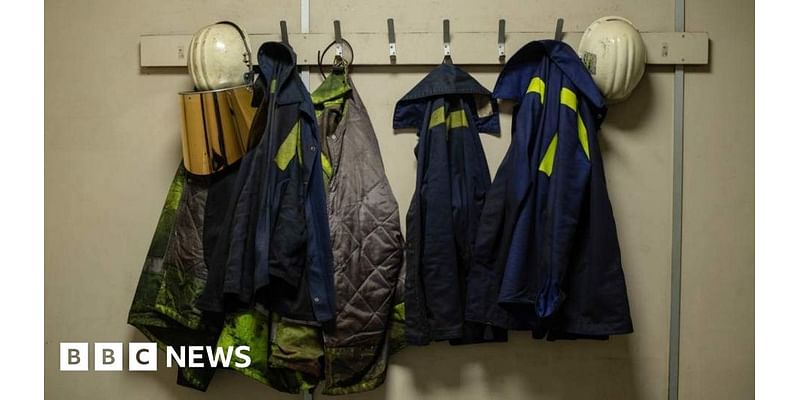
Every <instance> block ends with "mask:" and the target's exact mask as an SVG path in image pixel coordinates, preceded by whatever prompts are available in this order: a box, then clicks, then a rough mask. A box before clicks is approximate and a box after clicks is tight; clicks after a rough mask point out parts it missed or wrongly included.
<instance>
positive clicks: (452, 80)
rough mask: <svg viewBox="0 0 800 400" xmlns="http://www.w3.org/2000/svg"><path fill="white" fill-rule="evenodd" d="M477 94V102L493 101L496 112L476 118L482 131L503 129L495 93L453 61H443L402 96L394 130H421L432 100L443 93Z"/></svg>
mask: <svg viewBox="0 0 800 400" xmlns="http://www.w3.org/2000/svg"><path fill="white" fill-rule="evenodd" d="M452 95H457V96H464V97H474V98H475V100H476V102H481V103H483V104H485V103H491V106H492V112H491V114H490V115H489V116H487V117H482V118H476V119H477V121H476V122H477V125H478V129H479V131H480V132H488V133H498V132H500V121H499V119H498V115H497V104H496V102H495V101H494V100H493V99H492V93H491V92H490V91H489V89H486V88H485V87H483V85H481V84H480V83H479V82H478V81H477V80H475V78H473V77H472V75H470V74H468V73H466V72H465V71H464V70H462V69H461V68H458V67H456V66H455V65H452V64H441V65H439V66H437V67H436V68H434V69H433V71H431V72H430V73H429V74H428V75H427V76H425V78H423V79H422V80H421V81H420V82H419V83H418V84H417V85H416V86H414V88H413V89H411V91H409V92H408V93H406V95H405V96H403V98H401V99H400V100H399V101H398V102H397V104H396V105H395V109H394V129H405V128H413V129H418V128H419V127H420V125H421V124H422V121H423V117H424V114H425V108H426V106H427V103H428V101H430V100H431V99H432V98H435V97H442V96H452Z"/></svg>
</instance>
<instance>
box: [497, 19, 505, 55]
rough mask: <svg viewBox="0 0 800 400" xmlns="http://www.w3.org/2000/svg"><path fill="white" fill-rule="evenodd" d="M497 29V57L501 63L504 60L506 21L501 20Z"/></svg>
mask: <svg viewBox="0 0 800 400" xmlns="http://www.w3.org/2000/svg"><path fill="white" fill-rule="evenodd" d="M497 28H498V29H497V55H498V57H500V61H503V59H505V58H506V20H504V19H501V20H500V22H499V23H498V27H497Z"/></svg>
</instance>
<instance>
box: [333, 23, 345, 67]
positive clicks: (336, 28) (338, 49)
mask: <svg viewBox="0 0 800 400" xmlns="http://www.w3.org/2000/svg"><path fill="white" fill-rule="evenodd" d="M333 37H334V42H335V43H336V44H335V45H334V52H335V54H336V57H338V58H342V53H343V51H342V26H341V24H340V23H339V20H335V21H333Z"/></svg>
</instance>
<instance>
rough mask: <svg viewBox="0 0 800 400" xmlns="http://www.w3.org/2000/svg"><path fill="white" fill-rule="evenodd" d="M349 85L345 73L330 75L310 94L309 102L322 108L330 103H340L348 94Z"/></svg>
mask: <svg viewBox="0 0 800 400" xmlns="http://www.w3.org/2000/svg"><path fill="white" fill-rule="evenodd" d="M350 90H351V88H350V84H349V83H348V79H347V73H346V72H345V73H331V74H330V75H328V77H327V78H325V80H324V81H323V82H322V84H320V85H319V87H318V88H317V89H316V90H314V92H313V93H311V101H312V102H313V103H314V105H315V106H318V107H324V106H325V104H329V103H331V102H335V103H341V102H342V101H343V100H344V98H345V96H346V95H347V94H348V93H350Z"/></svg>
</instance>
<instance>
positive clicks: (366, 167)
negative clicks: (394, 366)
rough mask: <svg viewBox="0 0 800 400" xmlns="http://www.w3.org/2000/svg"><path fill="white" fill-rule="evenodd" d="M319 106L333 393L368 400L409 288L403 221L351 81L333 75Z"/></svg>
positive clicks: (316, 98)
mask: <svg viewBox="0 0 800 400" xmlns="http://www.w3.org/2000/svg"><path fill="white" fill-rule="evenodd" d="M311 98H312V101H313V102H314V106H315V109H316V114H317V120H318V122H319V128H320V142H321V145H322V150H323V154H324V155H325V157H323V170H324V171H325V172H326V176H327V177H328V188H329V192H328V218H329V223H330V232H331V246H332V247H333V259H334V286H335V291H336V320H335V324H333V326H331V327H326V329H325V331H324V339H325V360H326V361H325V363H326V366H325V371H326V372H325V375H326V384H325V393H326V394H344V393H352V392H360V391H364V390H370V389H373V388H375V387H377V386H379V385H380V384H381V383H383V380H384V378H385V375H386V366H387V359H388V354H389V353H390V345H389V334H388V332H389V329H391V327H390V324H391V320H392V318H391V317H392V314H393V307H394V306H395V304H396V303H398V300H397V299H396V298H395V296H396V295H399V293H395V291H396V288H397V287H398V286H399V287H402V282H401V279H402V276H401V273H402V271H401V270H402V269H403V237H402V233H401V230H400V217H399V214H398V207H397V201H396V200H395V197H394V194H393V193H392V190H391V188H390V187H389V182H388V180H387V178H386V174H385V171H384V168H383V160H382V159H381V154H380V150H379V148H378V141H377V138H376V136H375V131H374V130H373V128H372V123H371V122H370V120H369V116H368V115H367V110H366V108H365V107H364V104H363V103H362V102H361V98H360V97H359V96H358V93H357V92H356V90H355V88H354V87H353V84H352V81H351V80H350V79H349V77H348V76H347V74H346V73H345V72H335V73H332V74H331V75H330V76H328V78H327V79H326V80H325V81H324V82H323V83H322V85H321V86H320V87H319V88H318V89H317V90H315V91H314V93H312V95H311ZM400 307H402V305H401V304H400ZM394 311H395V312H396V311H397V310H394Z"/></svg>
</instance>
